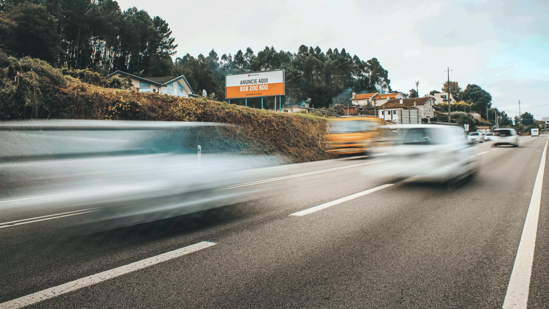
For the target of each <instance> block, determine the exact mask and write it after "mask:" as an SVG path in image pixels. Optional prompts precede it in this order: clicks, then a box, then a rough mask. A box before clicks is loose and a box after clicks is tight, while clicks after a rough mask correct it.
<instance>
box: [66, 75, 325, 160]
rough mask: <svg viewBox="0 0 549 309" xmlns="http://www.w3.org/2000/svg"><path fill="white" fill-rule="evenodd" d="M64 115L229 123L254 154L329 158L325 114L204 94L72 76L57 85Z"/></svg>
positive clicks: (73, 117)
mask: <svg viewBox="0 0 549 309" xmlns="http://www.w3.org/2000/svg"><path fill="white" fill-rule="evenodd" d="M58 89H59V91H60V93H59V96H58V98H60V99H61V100H62V101H63V102H59V103H60V104H62V105H63V106H64V107H65V108H64V110H63V112H62V113H61V114H60V115H58V117H59V118H65V119H112V120H152V121H200V122H219V123H226V124H233V125H236V126H237V127H235V128H234V134H235V135H236V136H237V137H239V138H241V139H242V140H245V141H246V143H247V146H248V149H249V151H250V152H251V153H254V154H281V155H284V156H286V157H288V158H289V159H290V160H292V161H294V162H308V161H316V160H323V159H329V158H332V155H331V154H329V153H328V152H326V151H325V149H324V147H323V141H324V136H325V132H326V124H327V120H326V119H324V118H321V117H315V116H309V115H298V114H283V113H276V112H273V111H267V110H258V109H253V108H248V107H244V106H237V105H228V104H227V103H222V102H216V101H209V100H206V99H202V98H201V99H185V98H178V97H174V96H170V95H162V94H156V93H139V92H136V91H128V90H117V89H107V88H102V87H96V86H92V85H88V84H83V83H80V82H77V81H73V82H72V83H69V85H67V86H63V87H60V88H58Z"/></svg>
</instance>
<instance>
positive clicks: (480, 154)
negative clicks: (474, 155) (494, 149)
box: [478, 151, 490, 156]
mask: <svg viewBox="0 0 549 309" xmlns="http://www.w3.org/2000/svg"><path fill="white" fill-rule="evenodd" d="M488 152H490V151H485V152H481V153H479V154H478V155H479V156H482V155H483V154H485V153H488Z"/></svg>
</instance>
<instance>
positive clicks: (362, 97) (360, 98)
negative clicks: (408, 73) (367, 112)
mask: <svg viewBox="0 0 549 309" xmlns="http://www.w3.org/2000/svg"><path fill="white" fill-rule="evenodd" d="M404 98H406V96H404V95H403V94H402V93H399V92H397V93H388V94H379V93H377V92H373V93H364V94H355V93H353V97H352V98H351V102H353V105H358V106H366V105H368V104H371V105H372V106H374V105H375V106H381V105H383V104H384V103H386V102H387V100H390V99H404Z"/></svg>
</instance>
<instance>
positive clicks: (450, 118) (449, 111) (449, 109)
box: [446, 67, 453, 123]
mask: <svg viewBox="0 0 549 309" xmlns="http://www.w3.org/2000/svg"><path fill="white" fill-rule="evenodd" d="M452 71H453V70H452ZM446 72H448V88H447V89H446V90H447V91H446V92H447V93H448V123H452V114H451V107H450V103H451V101H452V99H450V67H448V70H447V71H446Z"/></svg>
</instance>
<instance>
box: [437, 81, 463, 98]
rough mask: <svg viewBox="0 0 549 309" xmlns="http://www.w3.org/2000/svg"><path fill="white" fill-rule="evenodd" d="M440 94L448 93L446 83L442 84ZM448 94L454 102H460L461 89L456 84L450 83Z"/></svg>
mask: <svg viewBox="0 0 549 309" xmlns="http://www.w3.org/2000/svg"><path fill="white" fill-rule="evenodd" d="M441 90H442V92H443V93H448V82H447V81H446V82H444V84H443V85H442V89H441ZM450 94H451V95H452V98H454V102H457V101H459V100H461V98H460V95H461V88H460V87H459V85H458V82H452V81H451V82H450Z"/></svg>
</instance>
